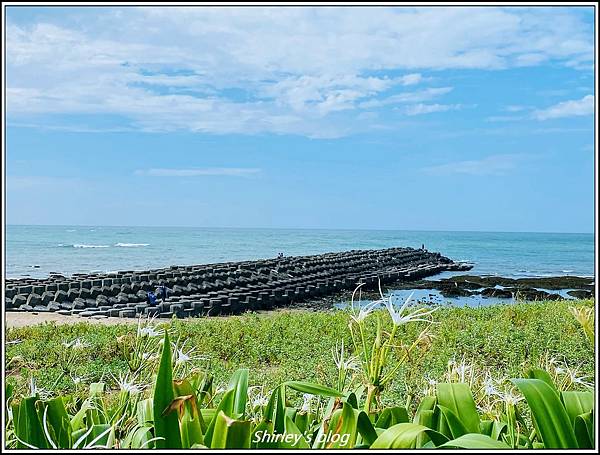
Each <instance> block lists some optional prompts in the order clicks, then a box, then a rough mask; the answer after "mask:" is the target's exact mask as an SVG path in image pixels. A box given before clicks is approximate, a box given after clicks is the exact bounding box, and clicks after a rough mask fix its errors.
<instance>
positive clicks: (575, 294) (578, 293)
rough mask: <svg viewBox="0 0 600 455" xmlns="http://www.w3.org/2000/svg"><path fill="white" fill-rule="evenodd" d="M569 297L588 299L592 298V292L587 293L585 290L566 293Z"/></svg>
mask: <svg viewBox="0 0 600 455" xmlns="http://www.w3.org/2000/svg"><path fill="white" fill-rule="evenodd" d="M567 294H568V295H570V296H571V297H575V298H576V299H590V298H592V297H593V296H594V293H593V292H592V291H588V290H585V289H575V290H572V291H568V292H567Z"/></svg>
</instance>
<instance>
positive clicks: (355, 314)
mask: <svg viewBox="0 0 600 455" xmlns="http://www.w3.org/2000/svg"><path fill="white" fill-rule="evenodd" d="M364 285H365V283H361V284H359V285H358V286H357V287H356V289H354V291H353V292H352V298H351V299H350V310H351V312H352V314H351V315H350V318H351V319H352V320H353V321H354V322H356V323H358V324H360V323H362V322H363V321H364V320H365V319H366V318H367V316H369V315H370V314H371V313H372V312H373V311H374V310H375V308H376V307H377V306H378V305H379V304H380V303H381V302H380V301H379V300H374V301H372V302H369V303H367V304H366V305H363V306H360V305H359V308H358V311H357V309H356V306H355V305H354V296H355V295H356V293H357V292H358V293H359V294H358V295H359V297H358V300H359V301H360V296H361V289H360V288H361V287H362V286H364Z"/></svg>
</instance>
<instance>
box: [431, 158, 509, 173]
mask: <svg viewBox="0 0 600 455" xmlns="http://www.w3.org/2000/svg"><path fill="white" fill-rule="evenodd" d="M518 159H519V156H518V155H511V154H505V155H490V156H487V157H485V158H482V159H479V160H465V161H456V162H453V163H445V164H440V165H436V166H429V167H426V168H424V169H423V171H424V172H426V173H428V174H432V175H452V174H466V175H476V176H485V175H504V174H506V173H507V172H509V171H511V170H513V169H514V168H515V167H516V163H517V161H518Z"/></svg>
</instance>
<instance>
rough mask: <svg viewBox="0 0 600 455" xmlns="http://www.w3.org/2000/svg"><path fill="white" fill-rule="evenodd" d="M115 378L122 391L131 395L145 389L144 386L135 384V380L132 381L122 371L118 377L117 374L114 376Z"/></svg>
mask: <svg viewBox="0 0 600 455" xmlns="http://www.w3.org/2000/svg"><path fill="white" fill-rule="evenodd" d="M113 378H114V379H115V382H116V383H117V385H118V386H119V389H120V390H121V392H126V393H129V394H130V395H137V394H138V393H140V392H141V391H142V390H143V389H144V386H142V385H139V384H135V383H134V382H133V381H130V380H129V378H128V375H125V376H122V375H121V373H119V378H118V379H117V378H116V377H115V376H113Z"/></svg>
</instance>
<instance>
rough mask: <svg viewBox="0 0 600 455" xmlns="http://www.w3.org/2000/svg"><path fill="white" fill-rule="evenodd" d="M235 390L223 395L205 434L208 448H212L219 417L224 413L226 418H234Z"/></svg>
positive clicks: (205, 443) (205, 442)
mask: <svg viewBox="0 0 600 455" xmlns="http://www.w3.org/2000/svg"><path fill="white" fill-rule="evenodd" d="M234 394H235V392H234V391H233V390H228V391H227V392H225V393H224V394H223V397H222V398H221V402H220V403H219V406H217V409H216V411H215V414H214V417H213V418H212V419H211V420H210V423H209V424H208V428H207V429H206V433H205V434H204V445H205V446H206V447H211V444H212V439H213V435H214V432H215V425H216V423H217V418H218V417H219V413H220V412H223V413H224V414H225V415H226V416H228V417H230V418H233V417H232V415H233V401H234Z"/></svg>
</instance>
